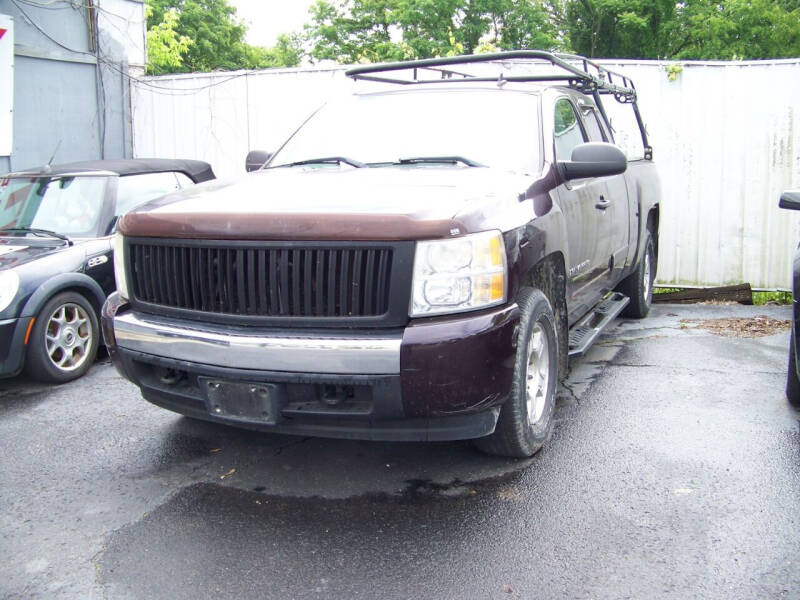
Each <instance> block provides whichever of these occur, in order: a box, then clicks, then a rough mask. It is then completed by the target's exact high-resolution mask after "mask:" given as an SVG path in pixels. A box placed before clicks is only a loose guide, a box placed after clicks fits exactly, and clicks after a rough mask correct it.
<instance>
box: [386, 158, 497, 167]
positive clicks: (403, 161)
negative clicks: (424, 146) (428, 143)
mask: <svg viewBox="0 0 800 600" xmlns="http://www.w3.org/2000/svg"><path fill="white" fill-rule="evenodd" d="M420 163H430V164H444V165H456V164H458V163H461V164H462V165H466V166H468V167H485V166H486V165H482V164H481V163H477V162H475V161H474V160H470V159H468V158H464V157H463V156H414V157H411V158H401V159H400V160H398V161H397V163H395V164H400V165H416V164H420Z"/></svg>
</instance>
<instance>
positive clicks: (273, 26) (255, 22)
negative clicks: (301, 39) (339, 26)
mask: <svg viewBox="0 0 800 600" xmlns="http://www.w3.org/2000/svg"><path fill="white" fill-rule="evenodd" d="M228 3H229V4H230V5H231V6H233V7H235V8H236V14H237V15H238V17H239V18H240V19H242V20H243V21H245V22H246V23H247V42H248V43H250V44H253V45H254V46H273V45H274V44H275V41H276V40H277V38H278V35H279V34H281V33H291V32H293V31H298V32H299V31H301V30H302V29H303V25H304V24H305V23H307V22H308V21H309V17H308V9H309V7H310V6H311V5H312V4H313V3H314V0H228Z"/></svg>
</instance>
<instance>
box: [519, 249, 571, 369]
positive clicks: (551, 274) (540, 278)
mask: <svg viewBox="0 0 800 600" xmlns="http://www.w3.org/2000/svg"><path fill="white" fill-rule="evenodd" d="M521 284H522V285H523V286H526V287H533V288H537V289H539V290H541V291H542V293H544V295H545V296H547V299H548V300H549V301H550V305H551V306H552V307H553V313H554V314H555V317H556V323H557V324H558V377H559V379H563V378H565V377H566V376H567V373H568V372H569V346H568V330H569V327H568V325H567V269H566V267H565V265H564V255H563V254H561V253H560V252H554V253H553V254H549V255H547V256H545V257H544V258H543V259H542V260H540V261H539V262H538V263H536V264H535V265H534V266H533V267H532V268H531V270H530V271H528V273H527V274H526V275H525V277H523V279H522V281H521Z"/></svg>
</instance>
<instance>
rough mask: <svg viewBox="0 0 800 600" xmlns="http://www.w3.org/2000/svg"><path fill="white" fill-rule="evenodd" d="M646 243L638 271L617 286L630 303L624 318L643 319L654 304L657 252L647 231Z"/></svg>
mask: <svg viewBox="0 0 800 600" xmlns="http://www.w3.org/2000/svg"><path fill="white" fill-rule="evenodd" d="M646 235H647V238H646V239H645V242H644V252H643V253H642V260H640V261H639V264H638V265H636V269H635V270H634V271H633V273H631V274H630V275H628V276H627V277H626V278H625V279H623V280H622V281H621V282H620V284H619V285H618V286H617V291H620V292H622V293H623V294H625V295H626V296H627V297H628V298H630V300H631V301H630V302H629V303H628V306H626V307H625V308H624V310H623V311H622V316H623V317H627V318H629V319H643V318H644V317H646V316H647V314H648V313H649V312H650V305H651V304H652V303H653V281H654V280H655V278H656V269H655V267H656V250H655V244H653V237H652V236H651V235H650V231H649V230H648V231H647V234H646Z"/></svg>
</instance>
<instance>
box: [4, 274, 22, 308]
mask: <svg viewBox="0 0 800 600" xmlns="http://www.w3.org/2000/svg"><path fill="white" fill-rule="evenodd" d="M18 291H19V275H17V272H16V271H12V270H11V269H9V270H7V271H0V312H2V311H4V310H5V309H7V308H8V305H9V304H11V301H12V300H13V299H14V297H15V296H16V295H17V292H18Z"/></svg>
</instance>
